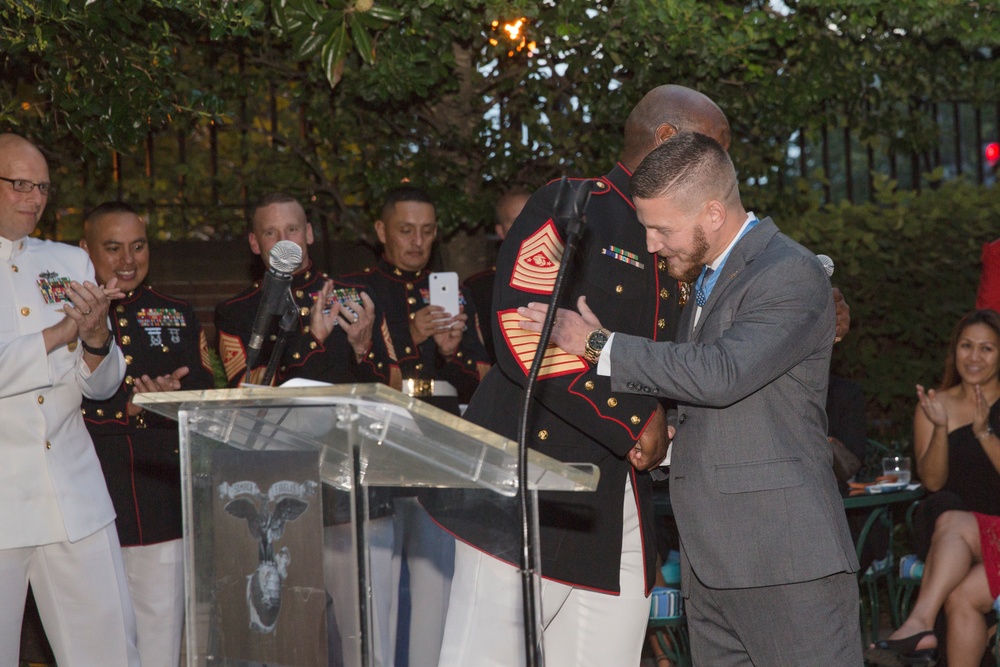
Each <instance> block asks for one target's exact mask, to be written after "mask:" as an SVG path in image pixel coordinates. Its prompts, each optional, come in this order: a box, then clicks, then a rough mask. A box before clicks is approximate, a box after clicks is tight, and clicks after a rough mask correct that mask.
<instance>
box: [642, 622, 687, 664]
mask: <svg viewBox="0 0 1000 667" xmlns="http://www.w3.org/2000/svg"><path fill="white" fill-rule="evenodd" d="M649 628H650V629H651V630H652V631H653V636H654V637H655V638H656V643H657V645H659V647H660V650H661V651H663V654H664V655H665V656H666V657H667V658H668V659H669V660H670V664H671V666H672V667H691V644H690V641H689V640H688V631H687V617H686V616H674V617H672V618H651V619H649Z"/></svg>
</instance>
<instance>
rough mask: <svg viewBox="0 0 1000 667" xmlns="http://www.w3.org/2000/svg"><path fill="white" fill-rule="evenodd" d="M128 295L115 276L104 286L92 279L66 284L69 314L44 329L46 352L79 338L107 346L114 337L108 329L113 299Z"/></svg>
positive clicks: (88, 342) (92, 344)
mask: <svg viewBox="0 0 1000 667" xmlns="http://www.w3.org/2000/svg"><path fill="white" fill-rule="evenodd" d="M124 296H125V293H124V292H122V291H121V290H120V289H118V279H117V278H112V279H111V280H110V281H108V284H107V285H105V286H104V287H101V286H99V285H95V284H94V283H92V282H90V281H89V280H87V281H84V282H83V283H78V282H76V281H75V280H74V281H71V282H70V283H69V284H68V285H67V286H66V297H67V298H68V299H69V303H67V304H64V305H63V308H62V310H63V313H65V315H66V316H65V317H63V319H62V320H60V322H59V323H58V324H55V325H53V326H51V327H48V328H46V329H44V330H43V332H42V334H43V337H44V339H45V349H46V351H48V352H51V351H52V350H54V349H55V348H57V347H60V346H63V345H68V344H69V343H72V342H73V341H75V340H76V339H77V338H79V339H80V340H82V341H83V342H84V343H86V344H87V345H89V346H91V347H103V346H104V344H105V343H107V342H108V337H110V336H111V330H110V329H109V328H108V309H109V308H110V306H111V300H112V299H120V298H122V297H124Z"/></svg>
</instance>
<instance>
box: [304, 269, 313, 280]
mask: <svg viewBox="0 0 1000 667" xmlns="http://www.w3.org/2000/svg"><path fill="white" fill-rule="evenodd" d="M310 278H312V271H306V275H305V279H306V280H309V279H310Z"/></svg>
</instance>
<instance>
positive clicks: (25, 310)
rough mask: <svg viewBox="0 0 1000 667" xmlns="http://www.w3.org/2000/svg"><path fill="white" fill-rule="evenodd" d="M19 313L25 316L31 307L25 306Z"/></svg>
mask: <svg viewBox="0 0 1000 667" xmlns="http://www.w3.org/2000/svg"><path fill="white" fill-rule="evenodd" d="M21 314H22V315H24V316H25V317H27V316H28V315H31V308H28V307H27V306H25V307H24V308H22V309H21Z"/></svg>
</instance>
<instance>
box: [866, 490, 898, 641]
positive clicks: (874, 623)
mask: <svg viewBox="0 0 1000 667" xmlns="http://www.w3.org/2000/svg"><path fill="white" fill-rule="evenodd" d="M878 522H880V523H881V524H882V525H885V526H887V527H888V529H889V549H888V551H887V552H886V555H885V557H884V558H881V559H878V560H876V561H874V562H873V563H872V564H871V565H870V566H869V567H868V569H867V570H865V571H864V572H863V573H861V574H860V576H859V577H858V586H859V588H861V592H862V594H863V595H862V599H861V635H862V637H861V638H862V640H863V642H864V644H865V645H866V646H867V645H868V643H869V642H871V641H874V640H876V639H878V635H879V619H880V618H881V613H880V600H879V590H878V584H879V581H881V580H883V579H884V580H885V584H886V588H887V589H888V592H889V600H893V599H894V598H895V595H896V582H895V579H896V577H895V572H894V571H893V569H894V568H893V556H892V514H891V513H890V512H889V508H888V506H881V507H876V508H874V509H873V510H872V512H871V514H870V515H869V516H868V519H867V520H866V521H865V525H864V527H863V528H862V529H861V534H860V535H859V536H858V541H857V545H856V548H857V553H858V558H859V559H860V558H861V551H862V549H863V548H864V543H865V541H866V540H867V539H868V534H869V533H870V532H871V529H872V528H873V527H874V526H875V525H876V523H878ZM889 612H890V615H892V616H893V619H892V621H893V623H894V624H895V625H897V626H898V625H899V621H898V619H896V618H895V614H894V612H893V605H890V609H889Z"/></svg>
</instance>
